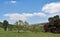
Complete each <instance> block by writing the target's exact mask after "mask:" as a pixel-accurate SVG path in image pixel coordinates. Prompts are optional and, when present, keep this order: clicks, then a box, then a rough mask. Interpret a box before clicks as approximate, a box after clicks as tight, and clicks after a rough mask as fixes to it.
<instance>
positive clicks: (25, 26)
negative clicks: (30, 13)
mask: <svg viewBox="0 0 60 37" xmlns="http://www.w3.org/2000/svg"><path fill="white" fill-rule="evenodd" d="M28 26H29V23H28V22H27V21H25V22H24V25H23V30H24V31H27V30H28Z"/></svg>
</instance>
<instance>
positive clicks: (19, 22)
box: [15, 20, 23, 33]
mask: <svg viewBox="0 0 60 37" xmlns="http://www.w3.org/2000/svg"><path fill="white" fill-rule="evenodd" d="M15 24H16V25H17V30H18V33H19V31H20V30H22V25H23V21H22V20H19V21H17V22H16V23H15Z"/></svg>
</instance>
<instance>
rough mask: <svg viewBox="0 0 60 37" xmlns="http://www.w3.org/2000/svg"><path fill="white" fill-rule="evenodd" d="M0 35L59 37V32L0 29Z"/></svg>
mask: <svg viewBox="0 0 60 37" xmlns="http://www.w3.org/2000/svg"><path fill="white" fill-rule="evenodd" d="M0 37H60V34H53V33H44V32H39V33H38V32H37V33H34V32H33V33H32V32H20V33H17V32H13V31H3V30H1V29H0Z"/></svg>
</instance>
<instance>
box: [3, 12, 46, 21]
mask: <svg viewBox="0 0 60 37" xmlns="http://www.w3.org/2000/svg"><path fill="white" fill-rule="evenodd" d="M4 16H6V17H9V18H10V20H15V21H18V20H26V19H27V18H30V17H33V16H46V15H45V14H44V13H22V14H19V13H12V14H4Z"/></svg>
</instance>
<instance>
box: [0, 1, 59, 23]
mask: <svg viewBox="0 0 60 37" xmlns="http://www.w3.org/2000/svg"><path fill="white" fill-rule="evenodd" d="M59 12H60V0H0V21H3V20H8V21H9V23H15V22H16V21H17V20H23V21H27V22H29V23H30V24H34V23H43V22H47V21H48V18H49V17H52V16H54V15H59V14H60V13H59Z"/></svg>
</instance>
